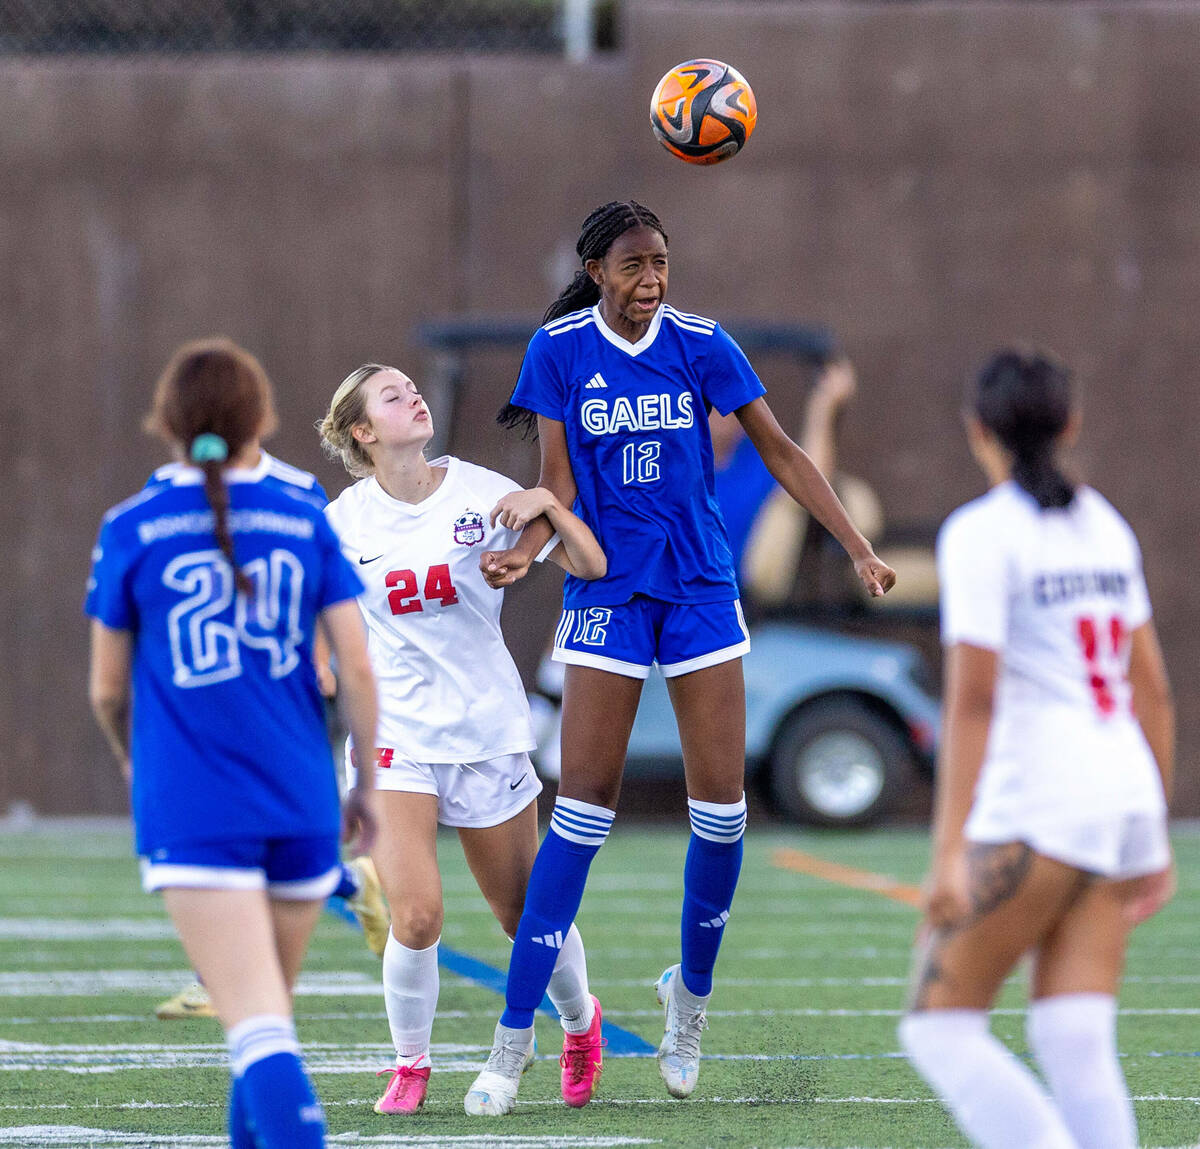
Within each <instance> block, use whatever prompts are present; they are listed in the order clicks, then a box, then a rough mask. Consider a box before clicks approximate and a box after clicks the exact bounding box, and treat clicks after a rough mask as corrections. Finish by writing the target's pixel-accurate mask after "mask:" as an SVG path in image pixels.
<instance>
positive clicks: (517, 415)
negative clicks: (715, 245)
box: [496, 200, 669, 438]
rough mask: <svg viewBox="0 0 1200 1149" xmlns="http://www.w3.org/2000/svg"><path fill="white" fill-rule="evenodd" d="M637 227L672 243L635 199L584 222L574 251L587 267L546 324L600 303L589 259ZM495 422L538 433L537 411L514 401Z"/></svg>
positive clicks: (557, 302)
mask: <svg viewBox="0 0 1200 1149" xmlns="http://www.w3.org/2000/svg"><path fill="white" fill-rule="evenodd" d="M635 227H649V228H653V229H654V230H655V231H656V232H658V234H659V235H661V236H662V237H663V243H664V244H666V243H669V240H668V239H667V233H666V231H665V230H664V229H663V225H662V223H661V222H660V221H659V218H658V216H656V215H655V214H654V212H652V211H651V210H650V209H649V208H648V207H643V206H642V205H641V204H640V203H637V202H636V201H635V200H613V201H611V202H610V203H606V204H602V205H601V206H600V207H598V208H596V210H595V211H594V212H592V214H591V215H589V216H588V217H587V219H585V220H584V221H583V227H582V228H581V229H580V232H579V240H578V241H577V242H576V244H575V252H576V254H577V255H578V256H579V260H580V263H581V264H583V265H584V266H583V268H582V269H581V270H579V271H577V272H576V273H575V275H574V277H573V278H572V280H571V282H570V283H568V284H567V286H566V287H565V288H563V290H562V291H561V292H560V293H559V296H558V298H557V299H556V300H555V301H554V302H553V303H552V304H550V306H549V307H547V308H546V314H545V315H543V316H542V322H543V323H552V322H553V321H554V320H555V319H561V318H562V317H563V316H564V315H570V314H571V312H573V311H582V310H583V309H584V308H585V307H593V306H595V305H596V304H597V303H599V302H600V288H599V286H598V285H597V284H596V281H595V280H594V279H592V277H591V276H590V275H588V273H587V262H588V260H590V259H603V258H604V257H605V256H606V255H607V254H608V249H609V248H610V247H612V245H613V243H614V242H615V241H616V239H617V237H618V236H621V235H624V234H625V232H627V231H629V230H631V229H632V228H635ZM496 421H497V422H498V423H499V424H500V425H501V426H502V427H508V428H509V429H511V430H520V431H521V432H522V435H523V436H524V437H526V438H528V437H529V435H530V434H532V433H533V432H534V431H536V430H537V416H536V415H535V414H534V412H532V411H528V410H526V409H525V408H524V407H515V406H513V404H512V402H511V401H509V402H507V403H505V404H504V406H503V407H501V408H500V413H499V415H497V416H496Z"/></svg>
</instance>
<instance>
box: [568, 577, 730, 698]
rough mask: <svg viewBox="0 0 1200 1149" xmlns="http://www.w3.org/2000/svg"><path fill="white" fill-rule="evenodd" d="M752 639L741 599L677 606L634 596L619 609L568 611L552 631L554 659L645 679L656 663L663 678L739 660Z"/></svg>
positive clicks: (586, 607) (610, 607) (580, 608)
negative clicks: (748, 631)
mask: <svg viewBox="0 0 1200 1149" xmlns="http://www.w3.org/2000/svg"><path fill="white" fill-rule="evenodd" d="M749 649H750V635H749V634H748V633H747V631H746V620H745V619H744V618H743V617H742V604H741V603H740V602H739V601H738V600H737V599H731V600H729V601H727V602H705V603H678V602H663V601H662V600H661V599H657V598H646V597H645V596H643V595H634V596H633V598H631V599H630V600H629V601H628V602H626V603H622V604H621V605H620V606H585V607H579V608H577V609H574V610H564V611H563V613H562V618H560V619H559V621H558V629H557V630H556V631H555V632H554V660H555V661H556V662H567V663H570V664H571V665H573V666H591V667H594V668H595V669H597V670H607V671H609V672H610V673H612V674H623V675H625V677H626V678H646V677H647V676H648V675H649V674H650V667H651V666H653V665H654V664H655V663H658V667H659V669H660V670H661V671H662V673H663V677H664V678H674V677H675V676H676V675H679V674H689V673H690V672H691V671H693V670H703V669H704V668H705V667H706V666H716V665H717V664H718V663H721V662H729V661H730V660H731V659H734V658H741V657H742V655H743V654H745V653H746V652H747V651H748V650H749Z"/></svg>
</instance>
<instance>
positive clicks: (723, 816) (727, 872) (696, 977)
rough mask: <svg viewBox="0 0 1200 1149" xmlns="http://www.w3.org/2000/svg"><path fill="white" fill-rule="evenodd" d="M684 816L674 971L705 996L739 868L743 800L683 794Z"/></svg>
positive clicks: (700, 994) (744, 809)
mask: <svg viewBox="0 0 1200 1149" xmlns="http://www.w3.org/2000/svg"><path fill="white" fill-rule="evenodd" d="M688 816H689V817H690V819H691V823H692V838H691V841H690V842H689V843H688V852H687V860H686V861H685V862H684V866H683V914H682V918H681V922H680V942H681V948H682V952H683V960H682V962H681V963H680V972H681V974H682V976H683V984H684V985H685V986H686V987H687V988H688V989H689V990H690V991H691V992H692V993H694V994H695V995H696V996H697V997H707V996H708V995H709V994H710V993H712V972H713V966H715V965H716V964H717V951H718V950H719V949H720V948H721V938H722V936H723V935H724V933H725V923H726V921H728V919H729V907H730V906H731V905H733V892H734V890H735V889H737V881H738V874H739V873H740V872H741V869H742V835H743V833H744V832H745V829H746V799H745V796H744V795H743V797H742V800H741V801H740V802H734V803H730V804H722V803H719V802H698V801H695V800H694V799H692V798H689V799H688Z"/></svg>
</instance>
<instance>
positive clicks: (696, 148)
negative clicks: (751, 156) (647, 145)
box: [650, 60, 758, 164]
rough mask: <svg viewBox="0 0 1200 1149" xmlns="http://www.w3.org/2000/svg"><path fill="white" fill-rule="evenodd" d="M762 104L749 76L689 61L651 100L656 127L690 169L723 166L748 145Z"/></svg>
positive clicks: (707, 62) (709, 63) (660, 139)
mask: <svg viewBox="0 0 1200 1149" xmlns="http://www.w3.org/2000/svg"><path fill="white" fill-rule="evenodd" d="M757 120H758V105H757V104H756V103H755V102H754V93H753V91H751V89H750V85H749V84H747V83H746V79H745V77H744V76H743V75H742V74H741V73H740V72H738V71H737V69H736V68H731V67H730V66H729V65H728V64H723V63H721V61H720V60H685V61H684V62H683V63H682V64H677V65H676V66H675V67H674V68H672V69H671V70H670V71H669V72H668V73H667V74H666V75H665V76H663V78H662V79H661V80H659V81H658V87H657V88H655V89H654V95H653V96H651V97H650V126H651V127H652V128H653V129H654V134H655V135H656V136H657V137H658V142H659V143H660V144H662V146H663V147H664V148H666V149H667V151H669V152H670V153H671V155H673V156H678V157H679V158H680V159H681V160H684V161H686V162H687V163H689V164H719V163H720V162H721V161H722V160H727V159H729V157H730V156H736V155H737V154H738V152H740V151H741V150H742V148H743V147H744V146H745V143H746V141H747V140H748V139H749V138H750V134H751V133H752V132H753V131H754V125H755V123H756V122H757Z"/></svg>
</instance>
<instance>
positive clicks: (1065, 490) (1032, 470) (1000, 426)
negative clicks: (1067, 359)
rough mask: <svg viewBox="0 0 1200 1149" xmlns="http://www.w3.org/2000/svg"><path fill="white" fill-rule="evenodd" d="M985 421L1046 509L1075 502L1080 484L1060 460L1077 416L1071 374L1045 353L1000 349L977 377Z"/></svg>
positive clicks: (1020, 480) (978, 409)
mask: <svg viewBox="0 0 1200 1149" xmlns="http://www.w3.org/2000/svg"><path fill="white" fill-rule="evenodd" d="M974 408H975V413H976V415H978V417H979V421H980V422H981V423H982V424H983V425H984V426H985V427H986V428H987V429H988V430H989V431H991V432H992V434H993V435H995V436H996V438H997V439H999V440H1000V443H1001V445H1002V446H1003V447H1004V448H1005V449H1006V450H1007V451H1008V452H1009V454H1011V455H1012V459H1013V465H1012V477H1013V479H1014V480H1015V481H1016V483H1017V484H1018V486H1020V487H1021V488H1022V489H1023V490H1024V491H1026V492H1028V493H1029V494H1030V495H1031V496H1032V497H1033V498H1034V499H1036V500H1037V504H1038V506H1039V507H1041V508H1042V509H1043V510H1049V509H1051V508H1054V507H1066V506H1070V504H1071V501H1072V500H1073V499H1074V497H1075V485H1074V484H1073V483H1072V482H1071V481H1070V480H1069V479H1068V478H1067V477H1066V475H1064V474H1063V473H1062V471H1061V470H1060V469H1059V467H1058V464H1057V462H1056V460H1055V446H1056V443H1057V440H1058V437H1059V436H1060V435H1061V434H1062V433H1063V431H1065V430H1066V428H1067V423H1068V422H1069V421H1070V417H1071V376H1070V372H1069V371H1068V370H1067V369H1066V367H1064V366H1063V365H1062V364H1060V363H1058V362H1057V361H1056V360H1054V359H1052V358H1051V357H1050V356H1049V355H1046V354H1043V353H1041V352H1021V351H1014V350H1004V351H999V352H997V353H996V354H995V355H993V356H992V357H991V359H989V360H988V361H987V362H986V363H985V364H984V365H983V367H982V369H981V370H980V372H979V375H978V377H977V379H976V381H975V396H974Z"/></svg>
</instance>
